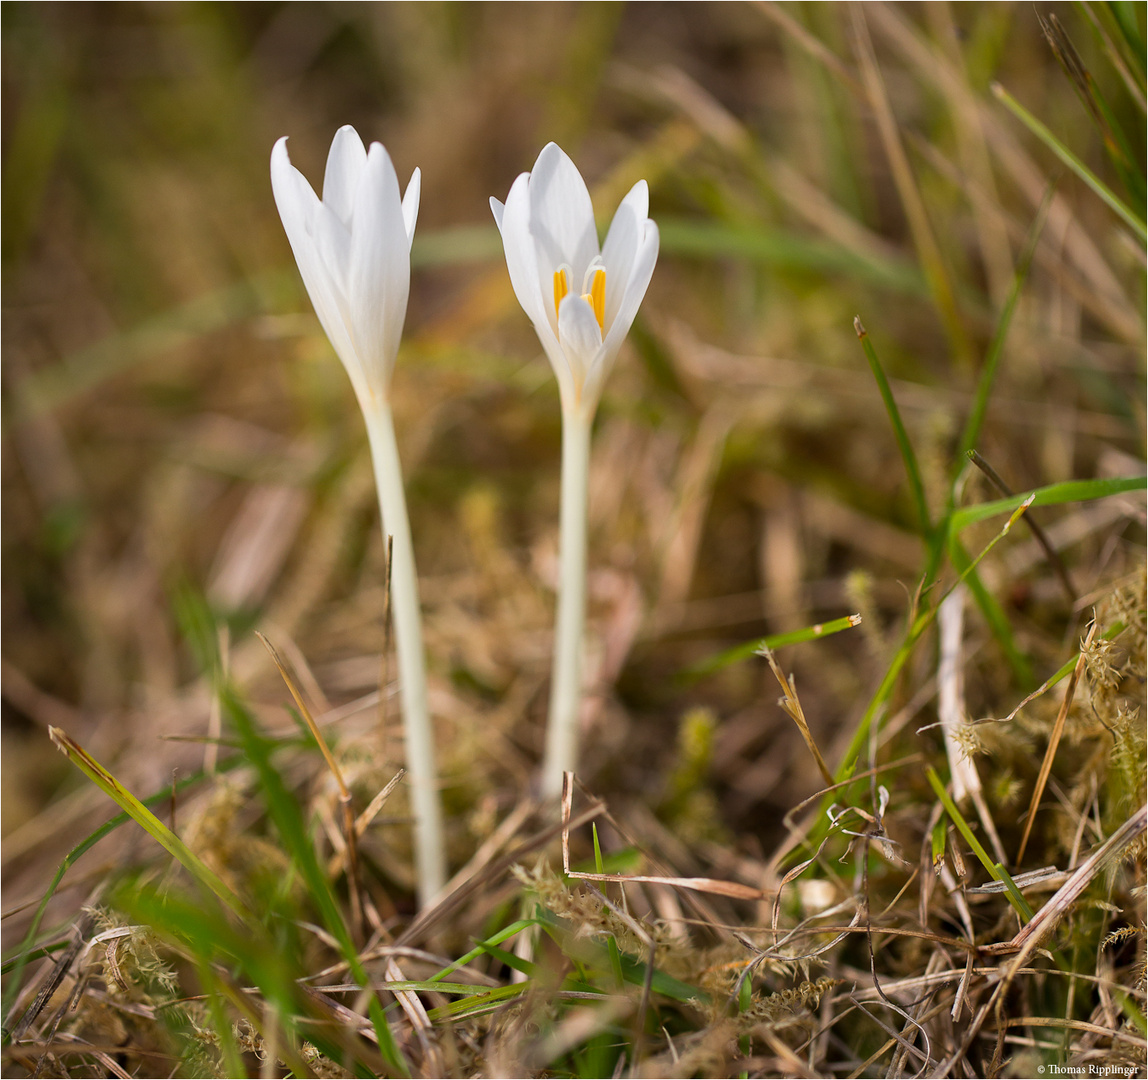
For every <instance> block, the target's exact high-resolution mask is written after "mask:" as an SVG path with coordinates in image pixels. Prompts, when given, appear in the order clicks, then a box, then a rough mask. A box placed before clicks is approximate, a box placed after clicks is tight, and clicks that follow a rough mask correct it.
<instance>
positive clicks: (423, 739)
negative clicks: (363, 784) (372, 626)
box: [363, 398, 446, 907]
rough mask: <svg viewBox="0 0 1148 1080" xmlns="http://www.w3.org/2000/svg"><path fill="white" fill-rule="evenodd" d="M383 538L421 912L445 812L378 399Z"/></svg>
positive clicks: (439, 875)
mask: <svg viewBox="0 0 1148 1080" xmlns="http://www.w3.org/2000/svg"><path fill="white" fill-rule="evenodd" d="M363 415H364V417H365V418H366V421H367V436H368V438H369V439H370V443H371V460H372V462H373V463H374V466H375V483H376V484H377V485H378V489H379V509H380V510H381V511H382V515H383V533H384V535H386V534H388V533H389V534H390V535H391V537H393V548H392V554H391V559H392V562H391V611H392V618H393V620H394V627H395V648H396V651H397V652H398V660H399V693H400V698H401V700H402V708H403V734H404V739H405V742H406V759H407V760H406V767H407V782H408V783H409V784H410V788H411V807H412V809H413V811H414V818H415V824H414V843H415V869H416V871H417V874H418V896H419V906H420V907H426V906H427V904H428V903H429V902H430V901H431V900H432V899H434V897H435V895H436V894H437V893H438V892H439V891H440V890H441V889H442V887H443V884H444V883H445V881H446V852H445V850H444V847H443V836H442V809H441V806H440V803H439V792H438V779H437V775H436V772H435V763H434V737H433V732H432V730H431V722H430V710H429V708H428V706H427V677H426V665H425V662H424V659H423V632H422V616H421V614H420V612H419V585H418V575H417V573H416V571H415V555H414V548H413V546H412V544H411V526H410V521H409V520H408V518H407V500H406V496H405V495H404V494H403V474H402V469H401V468H400V466H399V448H398V444H397V443H396V442H395V426H394V421H393V419H392V418H391V407H390V405H389V403H388V402H386V401H384V400H381V399H378V398H376V399H375V400H374V401H371V402H369V403H367V404H364V405H363Z"/></svg>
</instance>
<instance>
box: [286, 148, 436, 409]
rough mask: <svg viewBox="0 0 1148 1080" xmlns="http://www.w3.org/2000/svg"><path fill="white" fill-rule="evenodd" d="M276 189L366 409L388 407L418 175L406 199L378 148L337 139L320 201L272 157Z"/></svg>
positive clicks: (314, 296) (321, 312) (315, 297)
mask: <svg viewBox="0 0 1148 1080" xmlns="http://www.w3.org/2000/svg"><path fill="white" fill-rule="evenodd" d="M271 187H272V190H273V191H274V193H275V205H276V206H277V207H278V208H279V216H280V217H281V218H282V219H283V228H284V229H285V230H286V231H287V239H288V240H290V242H291V250H292V251H293V252H294V253H295V261H296V262H297V263H298V264H299V273H300V274H301V275H302V276H303V284H304V285H306V286H307V292H308V294H309V295H310V297H311V303H312V304H314V305H315V313H316V314H317V315H318V316H319V322H320V323H322V325H323V330H324V331H325V332H326V334H327V337H328V338H329V339H330V342H331V344H332V346H334V349H335V352H336V353H338V355H339V359H340V360H342V361H343V366H344V367H345V368H346V369H347V374H348V375H349V376H350V377H351V383H352V385H353V386H354V388H355V394H356V395H357V397H358V398H359V401H360V403H362V404H363V405H364V406H365V405H367V404H369V403H370V402H371V401H372V399H374V398H385V397H386V394H387V388H388V387H389V385H390V381H391V371H392V370H393V369H394V365H395V357H396V356H397V354H398V351H399V339H400V338H401V337H402V333H403V322H404V320H405V319H406V314H407V297H408V294H409V293H410V282H411V258H410V251H411V241H412V240H413V239H414V235H415V221H416V219H417V218H418V213H419V187H420V176H419V170H418V169H415V171H414V174H413V175H412V176H411V180H410V183H409V184H408V185H407V190H406V195H405V196H403V197H402V198H400V197H399V181H398V177H397V176H396V175H395V167H394V165H392V164H391V159H390V155H388V153H387V151H386V149H385V148H384V147H383V145H382V144H381V143H371V149H370V150H369V151H368V150H367V149H366V148H365V147H364V146H363V140H362V139H360V138H359V135H358V133H357V132H356V131H355V129H354V128H353V127H350V126H349V125H348V126H346V127H341V128H339V130H338V131H337V132H336V133H335V138H334V140H333V141H332V143H331V151H330V153H329V154H328V155H327V171H326V174H325V175H324V177H323V198H322V200H320V199H319V198H318V196H316V194H315V192H314V191H313V190H312V188H311V185H310V184H309V183H308V182H307V180H306V178H305V177H304V176H303V174H302V173H301V172H299V170H298V169H296V168H295V167H294V166H293V165H292V164H291V160H290V158H289V157H288V156H287V139H286V137H284V138H282V139H280V140H279V141H278V142H277V143H276V144H275V148H274V149H273V150H272V151H271Z"/></svg>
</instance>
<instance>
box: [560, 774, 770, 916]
mask: <svg viewBox="0 0 1148 1080" xmlns="http://www.w3.org/2000/svg"><path fill="white" fill-rule="evenodd" d="M573 801H574V774H573V773H572V772H568V773H565V774H564V775H563V777H562V872H563V873H564V874H566V876H567V877H572V878H575V879H577V880H579V881H614V882H619V883H625V882H628V881H629V882H634V883H638V882H641V883H643V884H649V885H669V886H670V887H672V888H675V889H690V890H692V891H694V892H701V893H712V894H713V895H715V896H728V897H729V898H730V899H732V900H765V899H768V897H769V894H768V893H766V892H763V891H762V890H761V889H755V888H753V887H752V886H750V885H741V884H739V883H738V882H736V881H719V880H717V879H716V878H707V877H668V876H661V875H647V874H590V873H582V872H580V871H577V870H571V869H570V830H571V829H572V828H573V827H574V823H573V822H572V821H571V819H570V812H571V808H572V804H573ZM604 809H605V805H604V804H603V803H598V804H597V806H595V807H594V810H595V812H597V813H600V812H601V811H603V810H604Z"/></svg>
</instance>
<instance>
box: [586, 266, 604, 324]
mask: <svg viewBox="0 0 1148 1080" xmlns="http://www.w3.org/2000/svg"><path fill="white" fill-rule="evenodd" d="M582 299H583V300H585V301H586V303H587V304H589V305H590V306H591V307H592V308H593V309H594V317H595V318H596V319H597V320H598V329H599V330H601V331H602V332H603V333H605V332H606V271H605V269H604V268H603V267H599V268H598V269H597V270H595V271H594V277H593V280H592V281H591V282H590V291H589V292H588V293H584V294H583V296H582Z"/></svg>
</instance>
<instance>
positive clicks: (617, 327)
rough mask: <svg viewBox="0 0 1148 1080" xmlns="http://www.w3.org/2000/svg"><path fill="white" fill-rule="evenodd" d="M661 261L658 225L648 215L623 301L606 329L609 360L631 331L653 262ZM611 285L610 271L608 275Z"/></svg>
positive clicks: (606, 351)
mask: <svg viewBox="0 0 1148 1080" xmlns="http://www.w3.org/2000/svg"><path fill="white" fill-rule="evenodd" d="M657 261H658V227H657V225H655V224H654V223H653V222H652V221H650V220H649V218H647V219H646V221H645V224H644V227H643V229H642V236H641V239H640V240H639V241H638V250H637V253H636V254H635V256H634V263H633V266H632V267H631V268H630V278H629V280H628V281H627V282H626V287H625V291H624V292H623V293H622V299H621V302H620V303H619V304H618V312H617V314H616V315H615V316H614V321H613V322H612V323H610V324H609V326H610V329H609V330H608V331H607V332H606V340H605V343H604V345H605V348H604V352H605V354H606V357H607V358H608V360H609V362H611V363H612V362H613V358H614V356H615V355H616V354H617V352H618V350H619V349H620V348H621V347H622V341H623V339H624V338H625V336H626V334H628V333H629V331H630V326H631V325H632V324H633V322H634V316H635V315H637V314H638V307H639V306H640V305H641V303H642V297H644V296H645V295H646V289H647V288H648V287H649V284H650V278H651V277H653V274H654V264H655V263H656V262H657ZM606 280H607V287H608V286H609V273H607V275H606Z"/></svg>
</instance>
